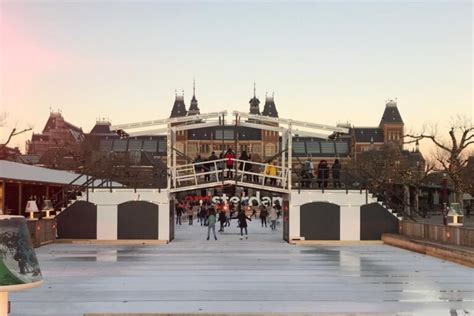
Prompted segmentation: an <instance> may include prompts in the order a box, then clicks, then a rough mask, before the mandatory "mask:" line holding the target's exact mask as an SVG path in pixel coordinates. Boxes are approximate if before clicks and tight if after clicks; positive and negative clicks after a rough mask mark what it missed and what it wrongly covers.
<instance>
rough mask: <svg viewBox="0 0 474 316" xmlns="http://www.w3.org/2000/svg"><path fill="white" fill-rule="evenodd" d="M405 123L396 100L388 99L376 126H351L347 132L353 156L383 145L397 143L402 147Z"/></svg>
mask: <svg viewBox="0 0 474 316" xmlns="http://www.w3.org/2000/svg"><path fill="white" fill-rule="evenodd" d="M404 130H405V124H404V123H403V120H402V117H401V115H400V112H399V111H398V107H397V102H396V101H394V100H388V101H387V102H386V103H385V111H384V112H383V115H382V118H381V119H380V123H379V126H377V127H353V128H351V129H350V132H349V134H350V135H351V138H352V143H353V147H352V153H353V156H354V157H355V156H357V155H358V154H360V153H362V152H365V151H370V150H376V149H380V148H381V147H382V146H384V145H388V144H397V145H398V146H400V149H403V135H404Z"/></svg>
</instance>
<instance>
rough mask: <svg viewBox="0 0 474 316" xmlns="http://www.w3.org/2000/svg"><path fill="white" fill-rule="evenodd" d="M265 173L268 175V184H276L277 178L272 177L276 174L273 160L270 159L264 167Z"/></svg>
mask: <svg viewBox="0 0 474 316" xmlns="http://www.w3.org/2000/svg"><path fill="white" fill-rule="evenodd" d="M265 174H266V175H268V176H270V185H271V186H276V184H277V179H276V178H274V177H276V175H277V169H276V167H275V164H274V162H273V161H270V164H268V165H267V168H266V169H265Z"/></svg>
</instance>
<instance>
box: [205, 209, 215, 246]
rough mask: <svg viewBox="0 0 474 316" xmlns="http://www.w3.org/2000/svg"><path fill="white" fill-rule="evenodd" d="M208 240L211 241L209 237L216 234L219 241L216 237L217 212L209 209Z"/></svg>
mask: <svg viewBox="0 0 474 316" xmlns="http://www.w3.org/2000/svg"><path fill="white" fill-rule="evenodd" d="M207 225H208V226H207V240H209V235H210V234H211V230H212V233H213V234H214V239H215V240H217V236H216V211H215V210H214V209H213V208H211V209H209V216H208V217H207Z"/></svg>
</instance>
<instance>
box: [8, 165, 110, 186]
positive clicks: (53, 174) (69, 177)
mask: <svg viewBox="0 0 474 316" xmlns="http://www.w3.org/2000/svg"><path fill="white" fill-rule="evenodd" d="M78 176H79V174H77V173H74V172H68V171H61V170H54V169H48V168H42V167H36V166H31V165H25V164H21V163H16V162H11V161H5V160H0V178H1V179H8V180H18V181H30V182H41V183H54V184H69V183H71V182H72V181H73V180H74V179H76V178H77V177H78ZM85 181H86V176H85V175H83V176H82V177H81V178H79V179H78V180H77V181H76V183H77V184H81V183H83V182H85ZM101 182H102V180H96V185H99V184H100V183H101ZM115 185H119V184H118V183H116V184H115Z"/></svg>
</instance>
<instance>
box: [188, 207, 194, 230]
mask: <svg viewBox="0 0 474 316" xmlns="http://www.w3.org/2000/svg"><path fill="white" fill-rule="evenodd" d="M188 221H189V223H188V224H189V225H192V224H193V206H192V205H191V204H189V205H188Z"/></svg>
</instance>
